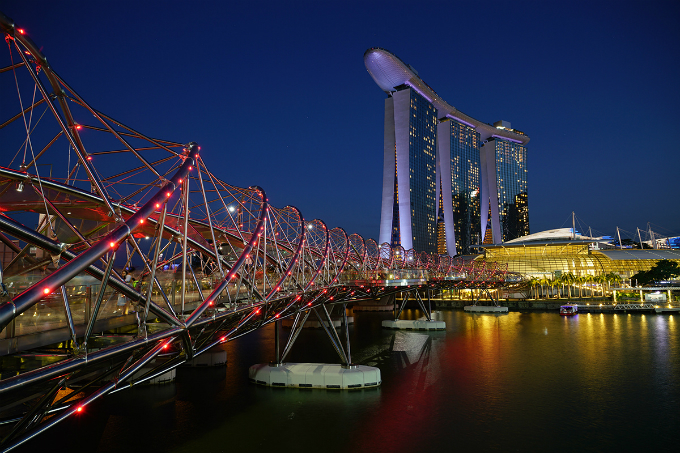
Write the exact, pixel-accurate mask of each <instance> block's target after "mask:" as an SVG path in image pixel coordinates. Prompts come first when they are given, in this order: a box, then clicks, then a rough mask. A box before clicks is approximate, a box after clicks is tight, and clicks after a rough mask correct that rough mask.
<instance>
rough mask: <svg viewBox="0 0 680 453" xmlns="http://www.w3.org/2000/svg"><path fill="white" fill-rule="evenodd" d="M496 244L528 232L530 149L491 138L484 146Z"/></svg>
mask: <svg viewBox="0 0 680 453" xmlns="http://www.w3.org/2000/svg"><path fill="white" fill-rule="evenodd" d="M482 156H483V159H482V160H483V162H484V163H483V167H485V168H484V170H485V173H486V176H487V178H486V184H487V187H486V189H487V190H486V192H487V193H488V196H489V198H490V208H491V209H490V211H491V231H492V233H493V241H494V243H502V242H506V241H509V240H511V239H515V238H518V237H521V236H526V235H528V234H529V199H528V191H527V174H528V169H527V149H526V146H523V145H521V144H519V143H514V142H511V141H509V140H503V139H499V138H494V137H492V138H491V139H489V140H488V141H487V142H486V143H484V146H483V147H482Z"/></svg>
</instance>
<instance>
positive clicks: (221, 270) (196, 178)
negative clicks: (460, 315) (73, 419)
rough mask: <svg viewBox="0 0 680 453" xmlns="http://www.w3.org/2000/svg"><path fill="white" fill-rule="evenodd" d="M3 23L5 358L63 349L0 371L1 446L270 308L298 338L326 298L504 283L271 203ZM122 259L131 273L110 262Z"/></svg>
mask: <svg viewBox="0 0 680 453" xmlns="http://www.w3.org/2000/svg"><path fill="white" fill-rule="evenodd" d="M0 28H1V29H2V32H3V34H4V37H5V41H6V42H7V44H8V46H7V47H8V50H7V55H6V59H0V95H2V99H3V103H2V108H1V109H0V115H1V116H0V146H2V153H1V155H2V156H3V157H2V159H3V160H2V161H0V242H2V244H3V246H4V247H5V249H6V250H7V251H8V253H7V254H6V255H9V256H11V259H10V260H8V262H2V263H0V265H1V266H2V268H1V269H0V270H1V271H2V273H1V274H0V277H1V278H2V280H1V281H2V285H3V292H5V290H6V294H5V295H3V296H2V298H0V360H5V359H7V358H8V357H9V358H11V357H12V354H15V353H17V352H21V353H22V354H24V355H31V354H32V352H31V346H30V345H28V346H26V345H24V343H22V341H23V339H24V338H25V337H26V336H30V335H27V334H35V335H34V337H37V338H39V339H40V338H44V339H45V340H44V342H43V343H41V344H39V345H37V346H41V347H42V348H43V352H44V351H45V348H47V350H49V348H55V345H58V347H59V348H58V352H59V353H58V354H57V353H56V352H55V354H54V356H53V358H52V359H51V360H49V361H47V362H45V363H43V364H41V365H40V366H35V367H32V368H31V369H17V370H16V371H15V372H14V371H11V370H10V371H11V372H10V373H6V372H5V371H6V370H5V369H0V371H2V374H0V421H2V420H4V421H6V422H7V423H6V424H5V426H13V428H12V429H11V430H10V432H9V433H7V434H0V436H1V438H0V450H1V451H9V450H12V449H13V448H15V447H16V446H18V445H21V444H23V443H25V442H26V441H28V440H29V439H31V438H32V437H33V436H35V435H37V434H39V433H42V432H44V431H45V430H46V429H48V428H50V427H52V426H55V425H56V424H57V423H58V422H60V421H62V420H64V419H65V418H67V417H69V416H72V415H74V414H77V413H78V412H79V411H82V410H83V408H84V407H85V406H87V405H88V404H89V403H90V402H92V401H94V400H95V399H97V398H99V397H101V396H103V395H105V394H107V393H111V392H115V391H119V390H122V389H124V388H129V387H130V386H132V385H137V384H140V383H142V382H146V381H148V380H150V379H153V378H154V377H156V376H158V375H160V374H162V373H164V372H167V371H168V370H171V369H173V368H174V367H177V366H179V365H180V364H182V363H184V362H186V361H189V360H192V359H193V358H194V357H195V356H197V355H199V354H201V353H204V352H206V351H208V350H209V349H210V348H212V347H214V346H216V345H219V344H221V343H224V342H226V341H230V340H232V339H234V338H237V337H239V336H242V335H245V334H247V333H248V332H252V331H254V330H256V329H258V328H261V327H263V326H265V325H267V324H269V323H272V322H276V321H278V320H280V319H282V318H285V317H294V318H295V319H296V325H297V320H298V319H301V320H302V321H301V323H300V325H299V326H298V328H297V330H296V332H295V336H297V334H298V333H299V329H300V328H301V325H302V324H304V320H306V319H307V318H308V316H309V314H310V313H311V312H312V311H315V312H316V310H317V308H318V309H319V310H320V311H321V312H322V313H324V314H328V313H329V311H328V310H327V308H326V305H329V306H331V309H332V306H338V307H340V308H341V309H342V310H344V307H345V306H346V304H347V303H351V302H353V301H357V300H362V299H369V298H373V299H375V298H379V297H380V296H381V295H384V294H392V293H395V292H404V291H406V292H409V291H425V290H427V291H429V290H430V289H431V288H434V287H469V286H474V285H475V284H480V282H481V283H483V284H486V285H493V284H495V283H498V282H502V280H503V276H504V275H505V274H504V273H503V271H502V270H499V269H497V268H495V267H493V266H489V265H485V264H483V263H482V264H479V263H465V262H463V261H460V260H454V259H451V258H449V257H439V256H436V255H429V254H427V253H419V252H416V251H414V250H404V249H403V248H401V247H399V248H397V249H392V248H391V247H390V245H389V244H378V243H377V242H376V241H374V240H373V239H366V240H365V239H364V238H362V237H361V236H360V235H358V234H349V235H348V234H347V233H346V232H345V230H343V229H342V228H339V227H335V228H329V227H328V226H327V225H326V224H325V223H324V222H323V221H322V220H319V219H315V220H312V221H305V219H304V217H303V215H302V213H301V212H300V211H299V210H298V209H297V208H295V207H293V206H286V207H284V208H277V207H274V206H271V205H270V204H269V200H268V198H267V195H266V193H265V191H264V190H263V189H262V188H260V187H257V186H252V187H248V188H242V187H237V186H233V185H230V184H228V183H226V182H224V181H223V180H222V179H221V178H220V177H219V176H218V175H216V174H214V173H213V172H211V171H210V169H209V166H208V164H207V163H206V161H205V160H204V159H203V156H202V153H201V148H200V146H198V144H197V143H194V142H190V143H186V144H183V143H179V142H176V141H172V140H163V139H158V138H150V137H148V136H146V135H144V134H142V133H140V132H138V131H137V130H135V129H133V128H132V127H130V126H127V125H125V124H123V123H122V122H120V121H118V120H114V119H113V118H111V117H110V116H107V115H106V114H104V113H102V112H100V111H98V110H95V109H94V108H93V107H91V106H90V105H89V104H88V103H87V102H86V101H85V100H84V99H83V98H82V97H81V96H79V95H78V94H77V93H76V92H75V90H73V89H72V88H71V87H70V86H68V85H67V84H66V83H65V81H64V80H62V78H61V77H59V75H58V74H57V73H56V72H55V71H54V70H53V69H52V67H51V66H50V64H49V63H48V61H47V59H46V58H45V56H44V55H43V54H42V53H41V51H40V50H39V47H38V46H37V45H36V44H35V43H34V42H33V41H32V40H31V39H30V37H29V33H27V32H25V31H24V30H22V29H20V28H18V27H16V26H15V24H14V22H13V21H12V20H11V19H10V18H8V17H7V16H5V15H3V14H2V13H0ZM0 58H4V57H0ZM10 98H14V99H15V100H16V102H15V104H14V105H15V108H14V110H12V109H11V108H10V107H9V106H10V104H13V103H12V102H10ZM64 164H66V165H64ZM45 168H49V169H50V171H49V173H48V174H45ZM55 168H59V170H58V171H53V170H54V169H55ZM36 223H37V227H36V226H33V225H35V224H36ZM3 256H5V255H3ZM140 263H141V264H140ZM133 266H134V267H136V266H139V267H140V269H141V271H139V272H137V273H136V277H137V281H135V282H130V281H127V280H126V279H125V278H123V277H122V275H121V272H120V271H121V270H122V269H123V268H130V267H133ZM178 270H183V272H182V274H183V277H184V278H181V280H180V281H179V285H178V275H179V274H180V272H179V271H178ZM109 273H110V276H109ZM407 280H408V282H409V284H404V283H400V282H404V281H407ZM178 288H181V289H179V292H178ZM92 293H97V294H98V299H97V307H96V309H95V310H94V311H92V308H91V306H90V304H91V294H92ZM178 298H179V301H181V302H179V301H178ZM116 301H124V303H125V305H124V307H125V308H122V307H123V306H119V303H118V302H116ZM135 309H136V312H135V313H132V312H128V313H127V314H125V313H124V311H125V310H135ZM62 311H64V312H65V314H66V316H65V317H64V319H63V320H62V321H59V322H52V321H50V322H49V323H48V322H47V321H46V320H48V319H51V320H54V319H55V318H59V317H60V316H62V315H61V312H62ZM51 315H55V317H54V318H47V317H48V316H51ZM327 317H328V316H327ZM33 318H35V319H33ZM344 322H345V326H346V322H347V321H346V320H345V321H344ZM86 326H87V327H86ZM60 328H62V330H63V331H64V332H65V334H62V333H60V332H61V331H60V330H59V329H60ZM45 329H46V330H45ZM86 329H87V332H89V331H91V330H93V331H95V332H102V331H120V330H124V331H125V332H126V333H124V334H119V335H116V336H113V337H110V336H101V335H93V336H92V337H91V338H89V339H86V340H87V342H89V345H88V343H87V342H82V343H79V342H78V341H77V338H83V336H84V334H86V332H85V331H86ZM294 330H295V329H294ZM333 332H334V331H333ZM333 332H331V333H333ZM60 335H61V336H60ZM332 336H333V337H334V338H335V341H336V343H338V344H341V342H340V339H339V337H337V334H335V335H332ZM294 340H295V339H294V338H292V339H291V341H289V343H288V344H287V345H286V347H285V351H284V353H283V355H284V357H285V355H286V354H287V353H288V351H289V350H290V347H291V346H292V343H293V342H294ZM346 341H347V357H346V358H345V359H343V360H345V361H347V362H348V364H349V362H350V361H351V358H350V356H349V338H348V337H347V338H346ZM26 344H28V343H26ZM22 345H24V346H22ZM35 346H36V345H33V346H32V347H35ZM340 348H342V347H341V346H340ZM55 351H56V349H55ZM64 351H66V355H64ZM341 355H342V354H341ZM43 356H44V354H43ZM2 363H8V362H2Z"/></svg>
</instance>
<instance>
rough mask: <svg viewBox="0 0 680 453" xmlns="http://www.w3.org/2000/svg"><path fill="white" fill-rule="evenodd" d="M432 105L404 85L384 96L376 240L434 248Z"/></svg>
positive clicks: (409, 246)
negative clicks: (380, 200)
mask: <svg viewBox="0 0 680 453" xmlns="http://www.w3.org/2000/svg"><path fill="white" fill-rule="evenodd" d="M436 130H437V116H436V109H435V108H434V106H433V105H432V104H431V103H430V102H429V101H427V99H425V98H424V97H423V96H421V95H420V94H419V93H418V92H417V91H415V90H412V89H409V88H406V89H402V90H399V91H397V92H395V93H393V94H392V95H391V96H389V97H388V98H387V99H386V100H385V148H384V159H385V167H384V172H383V205H382V220H383V222H382V223H381V230H380V243H383V242H389V243H390V244H392V245H393V246H395V245H401V246H402V247H404V249H406V250H409V249H412V248H415V249H416V250H424V251H427V252H435V248H436V218H435V216H436V213H437V210H436V202H437V191H436V186H435V179H436V174H435V167H436V158H437V157H436V143H435V140H436Z"/></svg>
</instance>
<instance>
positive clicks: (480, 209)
mask: <svg viewBox="0 0 680 453" xmlns="http://www.w3.org/2000/svg"><path fill="white" fill-rule="evenodd" d="M364 63H365V64H366V68H367V69H368V72H369V73H370V74H371V76H372V77H373V79H374V80H375V82H376V83H377V84H378V86H379V87H380V88H381V89H382V90H383V91H385V93H387V99H386V100H385V129H384V131H385V139H384V148H383V153H384V168H383V197H382V209H381V219H380V235H379V242H380V243H384V242H387V243H390V244H391V245H393V246H396V245H401V246H402V247H404V249H406V250H408V249H411V248H414V249H416V250H418V251H426V252H430V253H435V252H436V253H440V254H448V255H451V256H453V255H456V254H466V253H471V252H472V249H471V246H473V245H475V244H479V243H481V242H482V241H483V240H484V238H485V237H487V225H488V220H489V219H490V220H491V225H490V228H488V229H489V230H490V233H491V235H492V240H493V242H496V243H500V242H503V241H507V240H509V239H512V238H515V237H518V236H521V235H524V234H528V232H529V221H528V218H529V217H528V216H529V213H528V197H527V184H526V182H527V166H526V157H527V156H526V155H527V152H526V144H527V143H528V142H529V137H527V136H526V135H524V133H522V132H519V131H516V130H514V129H512V128H511V127H510V124H509V123H507V122H504V121H501V122H498V123H496V124H495V125H494V126H491V125H489V124H486V123H482V122H480V121H478V120H476V119H474V118H471V117H469V116H468V115H465V114H464V113H462V112H460V111H459V110H456V109H455V108H454V107H452V106H450V105H449V104H447V103H446V102H445V101H444V100H443V99H441V98H440V97H439V96H438V95H437V94H436V93H435V92H434V91H433V90H432V88H430V87H429V86H428V85H427V84H426V83H425V82H423V80H422V79H420V77H419V76H418V73H417V71H416V70H415V69H413V68H412V67H411V66H409V65H407V64H405V63H404V62H402V61H401V60H400V59H399V58H397V57H396V56H395V55H393V54H392V53H390V52H388V51H386V50H384V49H379V48H372V49H369V50H367V51H366V53H365V54H364Z"/></svg>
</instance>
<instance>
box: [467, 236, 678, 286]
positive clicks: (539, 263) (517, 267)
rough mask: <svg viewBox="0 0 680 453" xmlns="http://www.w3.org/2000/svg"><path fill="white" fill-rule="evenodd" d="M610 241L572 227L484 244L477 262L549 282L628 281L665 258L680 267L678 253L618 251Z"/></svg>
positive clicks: (636, 250) (665, 251)
mask: <svg viewBox="0 0 680 453" xmlns="http://www.w3.org/2000/svg"><path fill="white" fill-rule="evenodd" d="M610 242H611V238H602V237H588V236H583V235H580V234H578V232H574V231H573V230H572V229H571V228H559V229H555V230H548V231H542V232H540V233H534V234H531V235H528V236H525V237H521V238H517V239H514V240H511V241H508V242H505V243H502V244H489V245H484V246H483V249H484V254H483V255H481V256H479V257H478V258H477V259H478V260H485V261H488V262H494V263H497V265H499V266H501V267H505V266H507V269H508V271H509V272H516V273H519V274H521V275H522V276H524V277H525V278H527V277H537V278H544V277H546V278H548V279H555V278H559V277H560V276H561V275H565V274H572V275H574V276H576V277H586V276H596V275H603V274H608V273H615V274H618V275H619V276H620V277H621V278H623V279H624V280H625V279H629V278H630V277H631V276H633V275H635V274H637V273H638V272H640V271H648V270H650V269H651V268H652V267H653V266H654V265H655V264H656V263H658V262H659V261H660V260H663V259H667V260H672V261H676V262H678V264H680V251H679V250H668V249H666V250H653V249H644V250H640V249H616V248H613V247H611V246H609V247H608V246H607V244H608V243H610Z"/></svg>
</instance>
